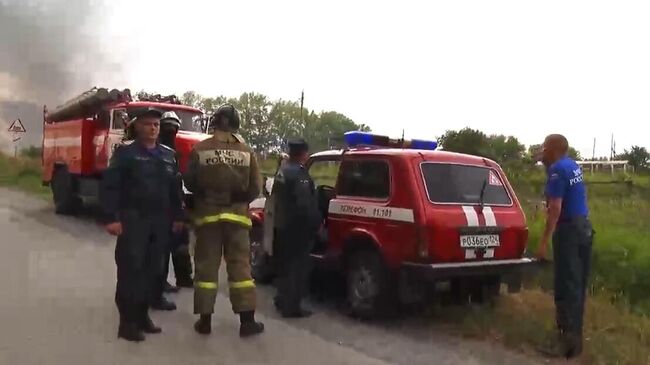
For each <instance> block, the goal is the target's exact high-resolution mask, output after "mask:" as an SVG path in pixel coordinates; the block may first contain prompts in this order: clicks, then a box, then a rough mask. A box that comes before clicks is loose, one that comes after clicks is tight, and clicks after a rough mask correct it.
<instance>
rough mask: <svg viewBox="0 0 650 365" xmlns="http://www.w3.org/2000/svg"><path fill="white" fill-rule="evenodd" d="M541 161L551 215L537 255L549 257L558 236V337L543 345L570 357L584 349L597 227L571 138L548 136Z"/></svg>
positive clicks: (552, 352)
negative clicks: (572, 155)
mask: <svg viewBox="0 0 650 365" xmlns="http://www.w3.org/2000/svg"><path fill="white" fill-rule="evenodd" d="M542 149H543V150H542V162H543V163H544V165H545V166H546V168H547V174H548V177H547V183H546V189H545V194H546V200H547V219H546V226H545V229H544V233H543V234H542V239H541V242H540V244H539V247H538V252H537V256H538V257H540V258H542V259H545V258H546V252H547V249H548V242H549V240H550V239H551V236H552V238H553V261H554V283H555V307H556V323H557V326H558V330H559V341H558V343H557V344H556V345H554V346H552V347H551V348H548V349H544V352H546V353H547V354H550V355H555V356H562V357H566V358H571V357H575V356H578V355H580V353H581V352H582V327H583V315H584V306H585V297H586V291H587V282H588V279H589V270H590V266H591V246H592V242H593V233H594V231H593V229H592V226H591V223H590V221H589V209H588V207H587V195H586V189H585V184H584V181H583V173H582V169H581V168H580V166H578V164H577V163H576V162H575V161H573V160H572V159H570V158H569V157H568V156H567V153H568V149H569V143H568V142H567V139H566V138H565V137H564V136H562V135H558V134H552V135H549V136H548V137H546V139H545V141H544V144H543V147H542Z"/></svg>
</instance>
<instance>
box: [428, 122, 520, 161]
mask: <svg viewBox="0 0 650 365" xmlns="http://www.w3.org/2000/svg"><path fill="white" fill-rule="evenodd" d="M440 144H441V145H442V148H443V149H444V150H445V151H452V152H459V153H466V154H470V155H475V156H482V157H486V158H489V159H492V160H495V161H497V162H498V163H507V162H510V161H520V160H521V159H522V157H523V155H524V152H525V150H526V148H525V147H524V145H523V144H521V143H519V140H517V138H515V137H512V136H504V135H501V134H498V135H497V134H494V135H491V136H487V135H485V133H483V132H481V131H479V130H475V129H471V128H464V129H461V130H459V131H447V132H445V134H444V135H443V136H442V137H440Z"/></svg>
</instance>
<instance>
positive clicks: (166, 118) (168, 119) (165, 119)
mask: <svg viewBox="0 0 650 365" xmlns="http://www.w3.org/2000/svg"><path fill="white" fill-rule="evenodd" d="M160 124H161V125H164V124H171V125H173V126H175V127H176V128H178V129H180V128H181V120H180V118H178V115H176V113H175V112H173V111H169V112H164V113H163V115H162V117H160Z"/></svg>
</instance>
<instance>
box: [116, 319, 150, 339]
mask: <svg viewBox="0 0 650 365" xmlns="http://www.w3.org/2000/svg"><path fill="white" fill-rule="evenodd" d="M117 337H118V338H123V339H125V340H127V341H132V342H141V341H144V334H143V333H142V331H140V328H139V326H138V325H137V324H136V323H135V322H127V321H125V320H121V321H120V328H119V330H118V331H117Z"/></svg>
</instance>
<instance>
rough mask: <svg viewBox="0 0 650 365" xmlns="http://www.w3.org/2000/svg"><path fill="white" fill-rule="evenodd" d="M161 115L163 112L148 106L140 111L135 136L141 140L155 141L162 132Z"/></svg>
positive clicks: (136, 120) (136, 121) (135, 125)
mask: <svg viewBox="0 0 650 365" xmlns="http://www.w3.org/2000/svg"><path fill="white" fill-rule="evenodd" d="M160 117H162V112H161V111H160V110H157V109H153V108H147V109H146V110H144V111H142V112H140V113H138V115H137V116H136V118H135V121H134V122H133V123H135V124H134V128H135V137H136V139H137V140H138V141H141V142H149V143H150V142H155V141H156V140H158V135H159V134H160Z"/></svg>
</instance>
